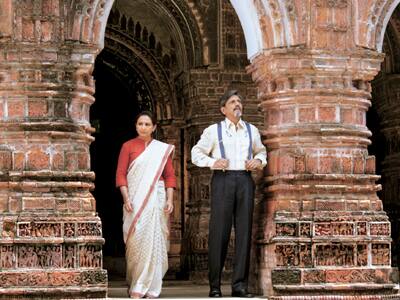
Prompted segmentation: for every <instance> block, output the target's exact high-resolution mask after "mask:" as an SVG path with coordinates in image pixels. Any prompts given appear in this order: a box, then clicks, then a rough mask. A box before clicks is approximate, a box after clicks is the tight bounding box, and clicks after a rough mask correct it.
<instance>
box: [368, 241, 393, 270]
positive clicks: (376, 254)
mask: <svg viewBox="0 0 400 300" xmlns="http://www.w3.org/2000/svg"><path fill="white" fill-rule="evenodd" d="M371 247H372V249H371V254H372V264H373V265H390V245H389V244H372V246H371Z"/></svg>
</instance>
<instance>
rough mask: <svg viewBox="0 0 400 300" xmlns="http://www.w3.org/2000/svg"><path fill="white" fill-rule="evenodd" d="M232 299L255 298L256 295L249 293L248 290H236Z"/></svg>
mask: <svg viewBox="0 0 400 300" xmlns="http://www.w3.org/2000/svg"><path fill="white" fill-rule="evenodd" d="M232 297H239V298H253V297H254V295H253V294H251V293H249V292H248V291H247V290H245V289H242V290H236V291H232Z"/></svg>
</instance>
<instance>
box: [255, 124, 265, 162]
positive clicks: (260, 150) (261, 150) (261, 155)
mask: <svg viewBox="0 0 400 300" xmlns="http://www.w3.org/2000/svg"><path fill="white" fill-rule="evenodd" d="M252 127H253V129H254V139H253V158H254V159H259V160H260V161H261V166H262V167H263V168H264V167H265V166H266V165H267V149H265V146H264V145H263V143H262V142H261V136H260V132H259V131H258V129H257V127H255V126H252Z"/></svg>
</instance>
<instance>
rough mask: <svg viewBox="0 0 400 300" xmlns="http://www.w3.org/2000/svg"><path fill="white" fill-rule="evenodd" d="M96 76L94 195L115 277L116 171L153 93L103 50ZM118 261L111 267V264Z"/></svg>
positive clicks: (119, 254) (118, 240) (118, 236)
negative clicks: (124, 148) (136, 121)
mask: <svg viewBox="0 0 400 300" xmlns="http://www.w3.org/2000/svg"><path fill="white" fill-rule="evenodd" d="M93 75H94V78H95V81H96V94H95V98H96V102H95V103H94V104H93V105H92V106H91V110H90V117H91V120H90V121H91V124H92V126H93V127H95V129H96V132H94V134H93V136H94V138H95V141H94V142H93V143H92V144H91V147H90V154H91V168H92V170H93V171H94V172H95V173H96V178H95V190H94V191H93V195H94V197H95V198H96V201H97V210H98V212H99V216H100V218H101V219H102V222H103V224H105V225H106V226H103V236H104V238H105V241H106V243H105V245H104V248H103V252H104V257H105V266H108V269H109V276H110V277H111V278H112V277H113V276H114V275H117V274H115V271H116V270H121V269H122V270H123V269H124V268H123V266H121V263H122V262H123V259H117V260H114V261H113V262H110V261H108V258H109V257H114V258H123V257H124V253H125V252H124V248H125V246H124V244H123V238H122V231H121V228H122V227H121V226H122V209H121V203H122V197H121V195H120V193H119V190H118V189H116V188H115V172H116V167H117V160H118V155H119V151H120V149H121V146H122V144H123V143H124V142H125V141H127V140H129V139H131V138H134V137H135V136H136V135H137V134H136V132H135V126H134V119H135V116H136V115H137V113H138V112H140V111H142V110H151V111H153V104H152V99H151V94H150V91H149V89H148V87H147V86H146V83H145V82H144V80H143V79H142V78H141V77H140V74H139V73H138V72H137V71H136V70H134V69H132V68H129V67H128V68H125V69H124V68H123V67H122V65H121V64H120V62H119V61H118V59H113V57H112V56H111V55H110V53H109V52H108V51H107V50H106V51H103V52H102V53H101V54H100V55H99V56H98V57H97V59H96V63H95V71H94V74H93ZM110 263H111V265H112V264H116V265H115V268H111V267H110V266H109V264H110Z"/></svg>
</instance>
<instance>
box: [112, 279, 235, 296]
mask: <svg viewBox="0 0 400 300" xmlns="http://www.w3.org/2000/svg"><path fill="white" fill-rule="evenodd" d="M221 290H222V294H223V295H225V296H230V294H231V290H230V286H228V285H226V286H222V288H221ZM160 298H162V299H201V298H204V299H205V298H207V299H209V298H208V286H207V285H196V284H193V283H192V282H190V281H164V285H163V289H162V292H161V295H160ZM108 299H129V298H128V294H127V285H126V284H125V282H124V281H110V282H109V288H108ZM224 299H235V298H231V297H224ZM236 299H239V298H236Z"/></svg>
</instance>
